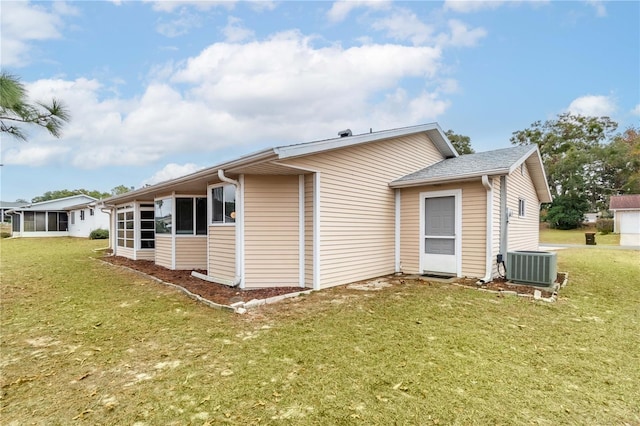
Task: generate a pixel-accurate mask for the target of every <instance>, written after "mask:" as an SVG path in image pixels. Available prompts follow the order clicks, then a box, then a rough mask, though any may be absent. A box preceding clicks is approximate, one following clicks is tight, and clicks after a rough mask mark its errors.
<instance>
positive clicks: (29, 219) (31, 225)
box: [24, 212, 36, 232]
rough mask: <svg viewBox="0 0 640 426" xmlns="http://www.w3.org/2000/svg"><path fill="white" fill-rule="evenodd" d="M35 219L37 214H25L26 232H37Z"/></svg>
mask: <svg viewBox="0 0 640 426" xmlns="http://www.w3.org/2000/svg"><path fill="white" fill-rule="evenodd" d="M35 218H36V214H35V212H24V232H33V231H35V230H36V219H35Z"/></svg>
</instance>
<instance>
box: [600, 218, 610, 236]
mask: <svg viewBox="0 0 640 426" xmlns="http://www.w3.org/2000/svg"><path fill="white" fill-rule="evenodd" d="M596 229H597V230H598V231H599V232H600V233H601V234H602V235H607V234H610V233H611V232H613V219H598V221H597V222H596Z"/></svg>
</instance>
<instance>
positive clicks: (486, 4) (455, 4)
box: [444, 0, 505, 13]
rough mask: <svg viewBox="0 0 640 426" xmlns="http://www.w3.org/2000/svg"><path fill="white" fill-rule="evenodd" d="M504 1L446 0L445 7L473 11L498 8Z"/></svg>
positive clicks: (453, 9)
mask: <svg viewBox="0 0 640 426" xmlns="http://www.w3.org/2000/svg"><path fill="white" fill-rule="evenodd" d="M504 3H505V2H504V1H500V0H486V1H483V0H445V2H444V9H445V10H452V11H454V12H459V13H471V12H477V11H479V10H484V9H497V8H499V7H500V6H502V5H503V4H504Z"/></svg>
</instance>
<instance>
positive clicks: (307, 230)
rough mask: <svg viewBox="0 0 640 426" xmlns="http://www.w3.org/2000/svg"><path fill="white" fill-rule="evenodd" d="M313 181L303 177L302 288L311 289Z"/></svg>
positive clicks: (307, 176)
mask: <svg viewBox="0 0 640 426" xmlns="http://www.w3.org/2000/svg"><path fill="white" fill-rule="evenodd" d="M313 179H314V175H312V174H310V175H305V177H304V286H305V287H308V288H313Z"/></svg>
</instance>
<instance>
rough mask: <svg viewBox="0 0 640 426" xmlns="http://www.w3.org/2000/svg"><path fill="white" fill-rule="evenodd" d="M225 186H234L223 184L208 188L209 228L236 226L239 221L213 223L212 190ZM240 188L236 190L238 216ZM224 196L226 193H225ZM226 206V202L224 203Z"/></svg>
mask: <svg viewBox="0 0 640 426" xmlns="http://www.w3.org/2000/svg"><path fill="white" fill-rule="evenodd" d="M225 186H234V185H232V184H230V183H226V182H222V183H216V184H213V185H208V186H207V226H236V224H237V223H238V219H237V218H236V219H235V221H234V222H214V221H213V199H212V198H211V190H212V189H214V188H221V187H225ZM238 192H239V191H238V188H236V216H237V214H238ZM223 195H224V192H223ZM222 204H223V205H224V200H223V203H222Z"/></svg>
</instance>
